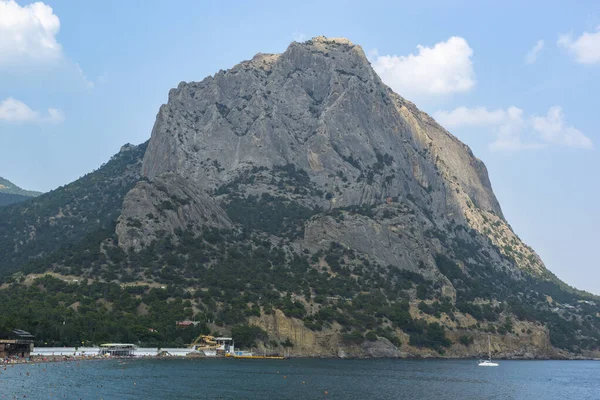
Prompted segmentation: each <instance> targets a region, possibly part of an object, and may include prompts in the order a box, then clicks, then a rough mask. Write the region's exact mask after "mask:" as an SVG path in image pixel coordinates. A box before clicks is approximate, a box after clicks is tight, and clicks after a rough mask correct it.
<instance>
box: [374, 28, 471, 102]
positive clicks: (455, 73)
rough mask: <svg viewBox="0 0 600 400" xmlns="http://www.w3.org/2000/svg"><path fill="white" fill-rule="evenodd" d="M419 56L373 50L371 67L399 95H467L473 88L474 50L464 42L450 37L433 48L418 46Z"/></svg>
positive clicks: (408, 96) (461, 39) (459, 38)
mask: <svg viewBox="0 0 600 400" xmlns="http://www.w3.org/2000/svg"><path fill="white" fill-rule="evenodd" d="M417 49H418V54H409V55H407V56H396V55H393V56H390V55H379V54H378V52H377V50H374V51H373V57H372V60H371V62H372V64H373V68H374V69H375V71H377V73H378V74H379V76H380V77H381V79H382V80H383V81H384V82H385V83H386V84H387V85H389V86H390V87H391V88H392V89H393V90H394V91H396V92H397V93H399V94H400V95H402V96H404V97H407V98H410V97H411V96H415V97H421V96H432V95H433V96H439V95H446V94H451V93H457V92H466V91H468V90H470V89H471V88H473V87H474V86H475V83H476V82H475V71H474V70H473V63H472V61H471V56H472V55H473V50H472V49H471V47H469V44H468V43H467V41H466V40H465V39H463V38H461V37H456V36H453V37H451V38H449V39H448V40H447V41H445V42H439V43H436V44H435V45H434V46H433V47H425V46H422V45H418V46H417Z"/></svg>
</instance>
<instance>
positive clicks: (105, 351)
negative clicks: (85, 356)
mask: <svg viewBox="0 0 600 400" xmlns="http://www.w3.org/2000/svg"><path fill="white" fill-rule="evenodd" d="M135 349H137V346H136V345H135V344H131V343H104V344H101V345H100V351H99V352H98V354H100V355H101V356H106V355H108V356H117V357H131V356H134V355H135Z"/></svg>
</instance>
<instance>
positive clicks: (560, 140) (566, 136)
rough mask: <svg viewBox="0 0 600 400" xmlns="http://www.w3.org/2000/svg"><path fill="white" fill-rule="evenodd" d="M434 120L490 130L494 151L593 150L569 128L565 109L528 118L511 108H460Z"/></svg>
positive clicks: (520, 111)
mask: <svg viewBox="0 0 600 400" xmlns="http://www.w3.org/2000/svg"><path fill="white" fill-rule="evenodd" d="M434 117H435V119H436V120H437V121H438V122H439V123H440V124H441V125H443V126H446V127H449V128H460V127H487V128H488V129H491V130H492V132H493V133H494V136H495V138H494V141H493V142H492V143H491V144H490V149H491V150H493V151H499V150H513V151H514V150H528V149H539V148H543V147H547V146H549V145H562V146H567V147H574V148H585V149H592V148H594V145H593V143H592V141H591V139H590V138H588V137H587V136H585V135H584V134H583V133H582V132H581V131H579V130H578V129H576V128H574V127H572V126H570V125H567V124H566V122H565V120H564V115H563V112H562V109H561V108H560V107H558V106H554V107H550V109H549V110H548V113H547V115H546V116H545V117H538V116H535V115H532V116H529V117H525V116H524V112H523V110H522V109H520V108H517V107H514V106H511V107H508V108H507V109H506V110H504V109H496V110H488V109H487V108H485V107H475V108H467V107H458V108H456V109H454V110H453V111H438V112H436V113H434Z"/></svg>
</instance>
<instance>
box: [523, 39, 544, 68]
mask: <svg viewBox="0 0 600 400" xmlns="http://www.w3.org/2000/svg"><path fill="white" fill-rule="evenodd" d="M543 49H544V41H543V40H538V41H537V43H536V44H535V46H533V48H532V49H531V50H529V52H528V53H527V54H526V55H525V64H533V63H534V62H536V61H537V59H538V56H539V55H540V52H541V51H542V50H543Z"/></svg>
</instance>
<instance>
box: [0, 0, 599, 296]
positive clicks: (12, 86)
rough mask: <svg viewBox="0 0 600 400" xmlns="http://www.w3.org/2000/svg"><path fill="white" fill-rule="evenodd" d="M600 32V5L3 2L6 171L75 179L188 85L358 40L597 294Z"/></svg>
mask: <svg viewBox="0 0 600 400" xmlns="http://www.w3.org/2000/svg"><path fill="white" fill-rule="evenodd" d="M250 3H253V4H252V5H250ZM524 3H526V4H524ZM599 28H600V3H598V2H597V1H577V2H572V4H568V2H565V1H528V2H522V1H508V0H507V1H487V2H480V1H461V0H454V1H452V2H448V1H426V0H422V1H418V2H415V1H411V2H399V1H394V2H391V1H390V2H383V1H370V2H368V3H365V2H352V1H347V2H338V1H328V2H321V1H306V2H302V3H299V2H284V1H255V2H245V1H230V2H227V4H226V5H223V3H220V2H219V3H218V2H209V1H183V0H181V1H178V0H173V1H164V0H163V1H140V0H128V1H110V0H87V1H71V0H45V2H44V3H36V4H33V3H31V2H27V1H17V2H14V1H12V0H0V143H1V146H2V153H1V157H0V176H3V177H6V178H8V179H10V180H11V181H13V182H15V183H16V184H18V185H19V186H21V187H24V188H26V189H35V190H43V191H47V190H51V189H53V188H55V187H57V186H59V185H63V184H66V183H68V182H70V181H72V180H74V179H77V178H78V177H80V176H82V175H83V174H85V173H87V172H89V171H91V170H93V169H95V168H97V167H99V166H100V165H101V164H102V163H103V162H105V161H106V160H108V158H109V157H110V156H111V155H112V154H114V153H115V152H117V151H118V149H119V147H120V146H121V145H122V144H124V143H127V142H131V143H136V144H137V143H141V142H143V141H145V140H146V139H148V138H149V136H150V131H151V129H152V125H153V124H154V119H155V116H156V113H157V111H158V107H159V106H160V104H162V103H164V102H165V101H166V99H167V93H168V91H169V89H170V88H172V87H175V86H177V84H178V83H179V82H180V81H192V80H201V79H203V78H204V77H205V76H207V75H211V74H214V73H215V72H217V71H218V70H219V69H227V68H230V67H231V66H233V65H234V64H236V63H238V62H239V61H241V60H245V59H249V58H251V57H252V56H253V55H254V54H255V53H258V52H267V53H268V52H272V53H279V52H282V51H284V50H285V48H286V47H287V45H288V44H289V43H290V42H291V41H293V40H306V39H309V38H310V37H313V36H318V35H325V36H330V37H338V36H345V37H348V38H349V39H351V40H352V41H353V42H354V43H357V44H360V45H361V46H362V47H363V48H364V50H365V52H366V53H367V54H368V55H369V57H370V59H371V61H372V63H373V65H374V66H375V68H376V70H377V71H378V72H379V73H380V75H381V76H382V78H383V80H384V81H385V82H386V83H388V84H389V85H390V86H391V87H392V88H393V89H394V90H395V91H397V92H398V93H399V94H400V95H403V96H404V97H406V98H408V99H409V100H412V101H414V102H415V103H416V104H417V105H418V106H419V107H420V108H421V109H423V110H425V111H426V112H428V113H430V114H431V115H433V116H434V117H436V119H438V121H440V122H441V123H442V124H443V125H444V126H446V127H447V128H448V129H449V130H450V131H451V132H452V133H453V134H455V135H456V136H458V137H459V138H460V139H461V140H463V141H464V142H465V143H467V144H468V145H469V146H471V148H472V149H473V151H474V153H475V155H477V156H478V157H479V158H481V159H482V160H483V161H484V162H485V163H486V165H487V167H488V170H489V173H490V178H491V181H492V185H493V188H494V190H495V192H496V195H497V196H498V198H499V200H500V203H501V205H502V207H503V210H504V212H505V215H506V217H507V219H508V220H509V222H510V223H511V225H512V226H513V228H514V229H515V231H516V232H517V234H519V236H520V237H521V238H522V239H524V240H525V241H526V242H527V243H528V244H530V245H531V246H532V247H533V248H534V249H535V250H536V251H537V252H538V253H539V254H540V255H541V256H542V258H543V260H544V261H545V263H546V265H547V267H548V268H549V269H550V270H551V271H553V272H555V273H556V274H557V275H558V276H559V277H560V278H562V279H564V280H565V281H566V282H567V283H569V284H572V285H574V286H577V287H579V288H582V289H586V290H589V291H592V292H595V293H597V294H600V268H599V267H600V265H599V262H598V259H599V257H598V256H597V255H596V253H595V252H596V248H595V246H597V245H598V244H600V229H599V226H600V211H599V208H598V206H597V203H598V196H599V195H600V178H599V177H598V173H599V172H600V160H599V158H598V147H599V146H600V133H599V132H598V125H599V122H600V121H599V119H600V117H599V114H600V113H599V112H598V101H597V98H598V93H599V92H600V30H599ZM417 46H420V47H417Z"/></svg>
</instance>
